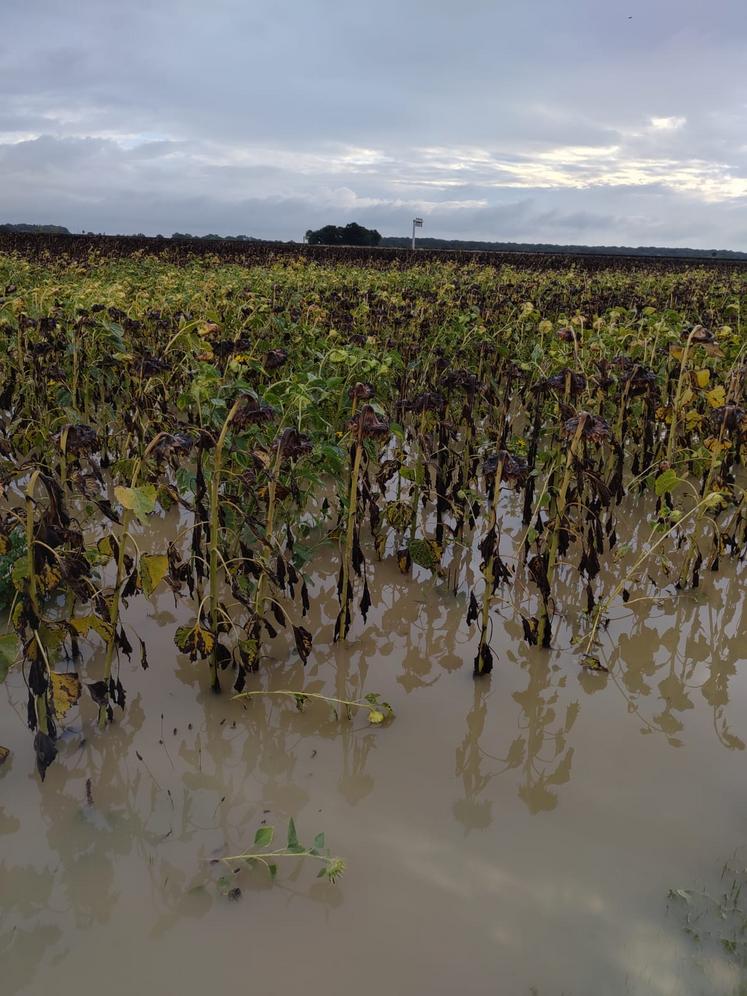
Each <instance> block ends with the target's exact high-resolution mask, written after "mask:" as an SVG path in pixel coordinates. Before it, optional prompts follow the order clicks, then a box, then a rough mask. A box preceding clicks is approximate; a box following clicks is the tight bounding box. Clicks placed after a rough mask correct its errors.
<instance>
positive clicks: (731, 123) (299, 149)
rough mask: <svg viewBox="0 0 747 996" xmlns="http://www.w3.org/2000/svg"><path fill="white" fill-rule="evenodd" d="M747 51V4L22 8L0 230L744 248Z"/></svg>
mask: <svg viewBox="0 0 747 996" xmlns="http://www.w3.org/2000/svg"><path fill="white" fill-rule="evenodd" d="M628 14H631V15H632V20H628ZM745 29H747V8H745V7H744V4H743V3H742V2H741V0H740V2H737V0H721V2H720V3H719V4H718V5H716V6H715V7H714V6H713V5H705V4H703V3H702V2H701V0H657V2H656V3H655V4H652V3H650V2H649V0H629V2H627V3H626V4H625V5H624V7H620V6H619V5H617V4H604V3H599V2H598V0H565V2H562V3H561V2H558V0H533V2H532V3H526V2H525V0H504V2H501V3H500V4H498V3H495V2H494V0H460V2H459V3H456V2H454V0H379V2H378V3H377V4H375V5H374V4H366V5H363V4H355V3H342V2H339V0H276V2H275V3H274V4H272V5H264V4H263V5H260V4H258V3H257V2H256V0H255V2H246V0H212V2H211V3H210V4H204V3H203V2H197V0H157V2H145V0H130V2H129V3H127V4H121V3H116V4H115V3H114V2H113V0H77V2H76V4H75V5H69V4H62V3H61V2H59V0H36V2H34V3H33V4H30V3H28V2H27V0H5V2H4V4H3V7H2V10H1V11H0V38H2V39H4V41H1V40H0V92H1V93H2V94H3V98H4V99H3V106H2V108H0V219H9V220H13V219H15V220H24V221H53V222H54V221H56V222H60V223H62V224H68V225H70V227H72V228H84V227H85V228H94V229H96V230H99V229H104V230H118V231H127V230H142V231H151V232H154V231H159V230H160V231H166V232H168V231H172V230H175V229H182V230H184V229H191V230H193V231H195V232H206V231H222V232H239V231H243V232H246V233H248V234H256V235H263V236H276V237H279V238H289V237H295V238H300V237H301V235H302V233H303V231H304V230H305V229H306V228H308V227H313V226H315V225H316V224H322V223H325V222H327V221H340V222H345V221H349V220H352V219H356V220H359V221H360V222H361V223H368V224H373V225H375V226H376V227H378V228H379V229H381V230H387V231H389V232H392V233H402V232H404V231H406V229H407V226H408V222H409V219H410V218H411V217H412V214H413V212H417V213H422V214H423V215H424V217H425V218H426V229H427V232H428V233H429V234H433V235H438V234H442V235H449V236H452V237H455V236H461V237H464V238H495V239H506V238H511V239H514V238H515V239H522V240H530V241H547V240H548V239H557V240H558V241H567V242H573V241H592V240H593V241H604V242H611V243H620V242H623V241H633V242H636V243H643V242H650V241H658V242H665V243H669V244H672V245H675V244H682V243H683V242H689V243H690V244H694V245H708V246H710V245H713V244H720V245H724V246H731V247H735V248H747V242H746V241H745V227H746V226H745V224H744V223H742V221H741V220H740V217H741V214H742V213H743V212H744V211H745V207H747V147H745V142H744V138H743V136H744V134H745V133H746V128H745V126H746V125H747V99H746V96H747V95H746V91H747V83H745V82H744V81H743V80H744V73H743V66H744V64H745V55H746V54H747V53H746V51H745V49H747V31H746V30H745ZM11 39H12V41H11ZM654 119H661V120H659V122H658V125H657V123H655V121H654Z"/></svg>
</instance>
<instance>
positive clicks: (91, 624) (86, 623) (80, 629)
mask: <svg viewBox="0 0 747 996" xmlns="http://www.w3.org/2000/svg"><path fill="white" fill-rule="evenodd" d="M70 625H71V626H72V627H73V629H74V630H75V631H76V633H79V634H80V635H81V636H88V633H89V631H90V630H93V631H94V633H98V635H99V636H100V637H101V639H102V640H103V641H104V643H109V642H110V641H111V640H112V639H114V629H113V627H112V624H111V623H110V622H106V620H104V619H101V618H100V617H99V616H94V615H91V616H77V617H74V618H73V619H71V620H70Z"/></svg>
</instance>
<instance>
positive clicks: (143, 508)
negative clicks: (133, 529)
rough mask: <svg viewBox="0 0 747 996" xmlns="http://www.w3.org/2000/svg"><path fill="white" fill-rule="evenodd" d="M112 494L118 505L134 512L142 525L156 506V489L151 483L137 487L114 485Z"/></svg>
mask: <svg viewBox="0 0 747 996" xmlns="http://www.w3.org/2000/svg"><path fill="white" fill-rule="evenodd" d="M114 494H115V495H116V498H117V501H118V502H119V503H120V505H123V506H124V507H125V508H127V509H129V510H130V511H131V512H134V513H135V515H136V516H137V519H138V521H139V522H141V523H142V524H143V525H145V523H146V517H147V516H148V515H150V513H151V512H152V511H153V509H154V508H155V507H156V489H155V487H154V486H153V485H152V484H143V485H142V486H141V487H139V488H123V487H116V488H115V489H114Z"/></svg>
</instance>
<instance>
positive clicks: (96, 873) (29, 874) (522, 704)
mask: <svg viewBox="0 0 747 996" xmlns="http://www.w3.org/2000/svg"><path fill="white" fill-rule="evenodd" d="M155 528H156V527H155V526H154V527H153V530H155ZM153 530H151V532H153ZM154 535H155V534H154ZM151 538H152V537H151ZM722 567H723V570H722V573H721V574H719V575H713V574H710V573H706V574H705V576H704V579H703V583H702V586H701V588H700V589H698V590H697V591H695V592H683V593H680V594H677V595H672V596H670V595H667V596H666V597H663V598H662V599H661V600H659V601H656V602H633V601H631V603H630V604H629V605H628V606H626V607H624V608H623V607H619V608H616V609H615V610H614V612H613V613H612V615H613V620H612V622H611V623H610V626H609V629H608V631H607V633H606V634H605V648H606V651H605V653H606V659H607V662H608V663H609V665H610V673H609V674H608V675H604V674H593V673H589V672H587V671H585V670H583V669H580V668H579V664H578V656H577V654H576V653H575V652H574V650H573V648H572V647H571V645H570V633H571V630H572V628H573V624H574V623H575V621H576V620H573V619H569V623H570V625H569V627H568V628H567V629H566V628H564V629H562V630H561V632H560V633H559V634H558V637H557V639H556V644H557V647H556V649H554V650H553V651H551V652H543V651H539V650H536V649H532V648H529V647H527V646H526V645H525V644H524V643H523V642H522V640H521V627H520V620H518V617H516V616H515V615H514V614H513V613H512V612H511V611H510V610H509V608H508V607H504V608H500V607H499V609H498V611H497V612H496V613H495V627H494V632H493V638H492V646H493V648H494V649H495V650H496V651H497V655H498V660H497V663H496V668H495V670H494V672H493V674H492V675H491V676H490V677H486V678H483V679H481V680H478V681H475V680H474V679H473V678H472V674H471V671H472V659H473V657H474V653H475V646H476V641H477V633H476V631H475V629H474V628H473V630H472V631H471V632H470V631H469V630H467V628H466V627H465V625H464V616H465V612H466V595H465V593H464V590H462V591H460V593H459V594H457V595H456V596H454V595H452V594H449V593H448V591H445V590H444V586H443V585H442V584H441V582H438V581H433V580H431V579H429V577H428V576H427V575H425V574H424V573H423V574H422V575H421V576H419V578H418V579H417V580H418V581H419V582H420V583H415V582H413V581H411V580H409V579H405V578H403V577H402V576H401V575H400V573H399V571H398V570H397V568H396V565H395V564H394V563H393V561H391V560H388V561H385V562H384V563H382V564H377V565H376V570H375V575H374V582H373V584H372V586H371V591H372V596H373V599H374V607H373V609H372V610H371V613H370V615H369V620H368V624H367V625H366V626H365V628H363V627H362V626H361V625H360V623H359V622H358V623H356V624H355V626H354V628H353V631H352V634H351V635H352V639H351V640H350V642H349V644H348V645H347V646H339V645H338V646H334V645H333V644H332V643H331V642H329V641H331V634H332V621H333V619H334V614H335V611H336V600H335V590H334V588H335V565H334V558H333V556H332V555H331V554H330V555H329V558H328V560H327V562H326V563H325V561H324V559H323V558H322V560H321V561H320V567H319V570H318V573H317V574H316V576H315V583H314V586H313V591H314V594H315V598H314V605H313V607H312V621H311V624H310V625H309V628H310V629H311V630H312V631H313V632H314V633H315V634H316V637H315V644H314V650H313V653H312V656H311V658H310V660H309V663H308V664H307V666H306V668H305V669H304V668H303V667H302V666H301V665H300V663H299V661H298V657H297V655H296V654H295V652H291V650H290V649H289V648H288V646H287V644H285V643H284V642H283V640H282V639H280V640H278V641H277V642H276V643H275V644H274V645H273V647H272V653H273V659H272V660H269V661H266V662H265V663H264V665H263V668H262V671H261V673H260V674H259V675H254V676H251V678H250V682H249V685H248V687H252V688H260V687H264V688H274V689H282V688H294V689H301V688H304V689H306V690H310V691H320V692H325V693H327V694H332V695H337V696H340V697H345V698H349V697H358V696H359V695H361V694H363V693H365V692H368V691H375V692H379V693H381V694H382V695H383V697H384V698H385V699H387V700H388V701H389V702H390V703H391V704H392V706H393V707H394V710H395V712H396V718H395V719H394V720H393V722H391V724H389V725H386V726H383V727H372V726H369V725H368V723H367V721H366V717H365V713H362V712H361V713H358V714H357V715H356V716H355V717H354V718H353V719H352V720H349V719H346V718H340V719H335V718H334V716H332V715H331V713H330V710H329V709H328V708H327V707H326V706H325V705H324V704H321V703H319V704H314V703H309V704H308V705H307V707H306V708H305V710H304V711H303V712H298V711H297V710H296V708H295V707H294V705H293V703H292V702H291V701H286V700H281V699H269V698H266V699H253V700H252V701H250V702H247V701H246V700H244V701H236V700H233V699H232V698H231V696H230V694H228V693H226V694H223V695H222V696H220V697H215V696H213V695H212V694H210V692H209V691H208V681H207V673H206V672H207V668H206V666H205V665H204V664H203V665H197V664H192V663H190V662H189V660H188V659H187V658H185V657H183V656H181V655H179V654H178V653H177V651H176V648H175V647H174V644H173V632H174V629H175V627H176V626H177V625H178V624H180V623H182V622H185V621H186V620H187V618H188V617H189V615H190V612H189V609H188V608H187V607H186V606H184V605H182V604H181V603H180V604H179V605H177V606H175V604H174V599H173V596H172V595H171V593H170V592H168V591H165V590H164V591H160V593H158V594H157V595H156V596H154V598H153V600H152V602H150V603H147V602H146V601H145V600H144V599H143V598H142V597H141V598H138V599H135V600H134V601H133V602H132V603H131V605H130V608H129V610H128V612H127V614H126V620H127V622H128V624H129V625H130V626H131V627H133V628H134V630H135V631H136V632H138V633H139V634H140V635H141V636H142V637H143V638H144V639H145V641H146V643H147V646H148V651H149V659H150V668H149V670H147V671H142V670H141V669H140V667H139V663H138V660H137V659H136V658H137V657H138V656H139V655H137V654H134V655H133V661H132V663H130V662H128V661H127V659H126V658H125V659H124V660H123V662H122V671H121V676H122V680H123V683H124V685H125V687H126V688H127V692H128V696H129V701H128V708H127V711H126V713H125V714H124V715H121V714H120V713H119V712H118V713H117V721H116V723H115V724H114V725H112V726H110V727H109V728H108V729H107V730H105V731H104V732H99V731H98V730H97V729H96V726H95V707H94V706H93V703H92V702H91V701H90V700H88V699H87V700H83V701H82V704H81V706H80V708H79V710H74V711H73V712H71V713H70V714H69V716H68V717H67V719H66V721H65V724H64V726H65V730H64V734H63V736H62V738H61V742H60V757H59V759H58V761H57V762H56V763H55V764H54V765H52V767H51V768H50V769H49V771H48V773H47V779H46V782H45V783H44V784H43V785H42V784H41V782H40V781H39V778H38V776H37V775H36V773H35V771H34V769H33V755H32V748H31V738H30V735H29V733H28V730H27V729H26V723H25V711H26V705H25V689H24V687H23V683H22V681H21V680H20V676H19V675H17V674H14V675H11V677H10V678H9V679H8V681H7V682H6V684H5V685H4V686H3V688H2V690H1V691H0V696H1V697H2V700H3V701H1V702H0V743H2V744H4V745H5V746H7V747H9V748H10V749H11V751H12V753H11V756H10V758H9V760H8V761H7V762H6V763H5V764H4V765H3V766H2V767H1V768H0V992H1V993H2V996H35V994H42V993H46V994H48V993H51V992H54V993H56V994H61V996H72V994H81V993H83V994H86V996H88V994H98V993H102V994H106V996H130V994H132V993H143V994H171V993H178V994H180V996H204V994H205V993H206V992H212V993H224V992H225V993H234V992H251V993H256V994H258V996H260V994H261V996H287V994H291V993H299V992H304V993H308V994H310V996H321V994H325V996H337V994H347V993H350V992H356V993H357V994H359V996H374V994H379V993H381V992H390V993H403V994H404V993H407V994H417V996H419V994H424V996H425V994H428V996H441V994H443V996H447V994H448V996H452V994H454V993H459V994H461V996H487V994H491V996H492V994H496V996H503V994H507V996H513V994H527V996H530V994H538V996H559V994H565V996H598V994H613V996H616V994H636V996H638V994H640V996H665V994H666V996H675V994H677V996H679V994H684V996H689V994H714V993H736V992H740V991H742V990H740V988H739V986H740V984H741V983H743V982H744V978H743V976H742V974H741V970H740V958H739V957H737V956H735V954H734V952H733V951H728V950H726V948H725V947H724V946H723V944H720V939H719V937H718V936H715V937H706V936H702V937H701V938H700V942H699V943H698V942H696V941H695V940H694V938H693V937H692V936H691V935H689V934H688V933H687V932H686V931H685V929H684V927H685V926H686V922H685V917H686V916H687V913H688V910H689V906H688V904H687V903H686V902H683V901H682V900H680V899H676V898H675V899H672V898H671V897H670V896H669V893H670V890H677V889H680V890H692V889H701V888H702V889H705V890H708V891H710V892H711V893H713V894H716V893H718V891H719V889H720V888H721V886H722V884H723V883H722V881H721V879H720V874H721V869H722V866H723V865H724V862H726V861H727V860H728V859H729V858H730V856H732V855H733V854H734V853H735V851H737V849H738V848H739V847H740V846H741V845H743V844H744V843H745V841H746V840H747V779H746V778H745V771H746V766H745V761H746V759H745V752H744V744H743V742H742V739H740V738H743V739H747V675H746V674H745V664H746V663H747V660H746V658H747V639H746V638H745V628H744V603H745V587H744V569H743V567H740V566H739V565H736V564H734V563H725V562H724V563H722ZM574 584H575V582H574V581H573V578H572V577H571V578H569V580H568V586H569V587H568V591H567V593H566V594H567V596H568V598H569V600H572V599H573V597H574V596H575V597H576V600H577V601H579V602H580V603H582V602H583V599H582V593H581V590H580V588H579V589H578V591H575V590H574ZM96 663H97V662H96V660H95V659H94V661H93V662H92V665H90V666H89V669H88V674H89V675H93V676H94V677H95V673H94V672H95V667H96ZM91 680H93V679H91ZM225 684H226V685H227V686H228V685H229V682H228V681H226V682H225ZM138 755H139V756H138ZM141 759H142V760H141ZM89 778H90V780H91V787H90V795H91V800H92V801H91V800H88V799H87V790H86V780H87V779H89ZM290 816H292V817H293V818H294V819H295V822H296V825H297V828H298V832H299V836H300V837H301V840H302V842H303V843H306V842H309V843H310V842H311V839H312V838H313V836H314V835H315V834H316V833H318V832H319V831H324V832H325V833H326V835H327V842H328V844H329V846H330V847H331V849H332V851H333V853H335V854H338V855H340V856H342V857H344V858H345V860H346V862H347V869H346V872H345V875H344V876H343V878H342V879H341V880H340V881H339V882H338V884H337V885H334V886H333V885H331V884H329V883H327V882H324V881H321V880H317V879H316V878H315V873H316V870H317V869H316V867H310V866H309V864H308V863H306V862H299V861H297V860H295V859H287V860H283V861H281V862H280V865H281V867H280V869H279V873H278V877H277V880H276V882H275V883H274V884H272V883H270V882H269V881H268V878H267V876H266V874H265V873H263V872H262V870H261V869H255V870H250V871H243V872H242V873H241V874H240V875H238V876H236V877H235V879H233V878H232V881H231V885H232V886H233V885H237V886H239V887H240V889H241V893H242V894H241V897H240V899H238V901H232V900H230V899H229V898H228V897H227V896H226V895H225V894H224V891H225V890H224V889H222V887H221V885H220V884H219V883H218V881H217V877H218V872H217V871H216V868H215V866H214V865H211V864H210V862H211V859H214V858H215V857H219V856H221V855H226V854H235V853H237V852H238V851H241V850H242V848H245V847H247V846H248V845H250V844H251V842H252V840H253V838H254V833H255V831H256V829H257V828H258V827H259V826H260V825H262V824H263V823H264V824H267V825H274V826H276V827H277V828H278V832H279V833H282V832H283V831H284V828H285V825H286V823H287V820H288V818H289V817H290ZM232 867H235V866H232ZM745 906H747V900H745ZM718 929H722V930H724V931H725V930H726V927H721V928H717V932H718Z"/></svg>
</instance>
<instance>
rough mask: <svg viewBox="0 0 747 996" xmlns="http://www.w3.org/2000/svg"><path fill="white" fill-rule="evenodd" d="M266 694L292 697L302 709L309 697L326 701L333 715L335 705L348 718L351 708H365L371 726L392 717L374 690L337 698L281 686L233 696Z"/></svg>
mask: <svg viewBox="0 0 747 996" xmlns="http://www.w3.org/2000/svg"><path fill="white" fill-rule="evenodd" d="M267 695H277V696H282V697H285V698H292V699H293V700H294V701H295V703H296V708H297V709H298V710H299V712H300V711H301V710H303V707H304V706H305V705H306V703H307V701H308V700H309V699H314V700H319V701H321V702H327V703H328V704H329V705H331V706H332V708H333V709H334V711H335V716H337V707H338V706H342V708H344V709H345V711H346V713H347V715H348V718H350V717H351V716H352V710H353V709H367V710H368V721H369V723H371V724H372V725H373V726H377V725H378V724H380V723H383V722H384V720H387V719H394V709H392V707H391V706H390V705H389V703H388V702H384V701H383V700H382V698H381V696H380V695H378V694H377V693H376V692H369V693H368V694H367V695H365V696H364V697H363V698H362V699H338V698H335V697H334V696H333V695H322V694H321V693H319V692H296V691H293V690H292V689H287V688H282V689H276V690H272V689H270V690H265V689H258V690H256V691H252V692H241V693H240V694H239V695H235V696H234V698H237V699H248V698H254V697H257V696H267Z"/></svg>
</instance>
